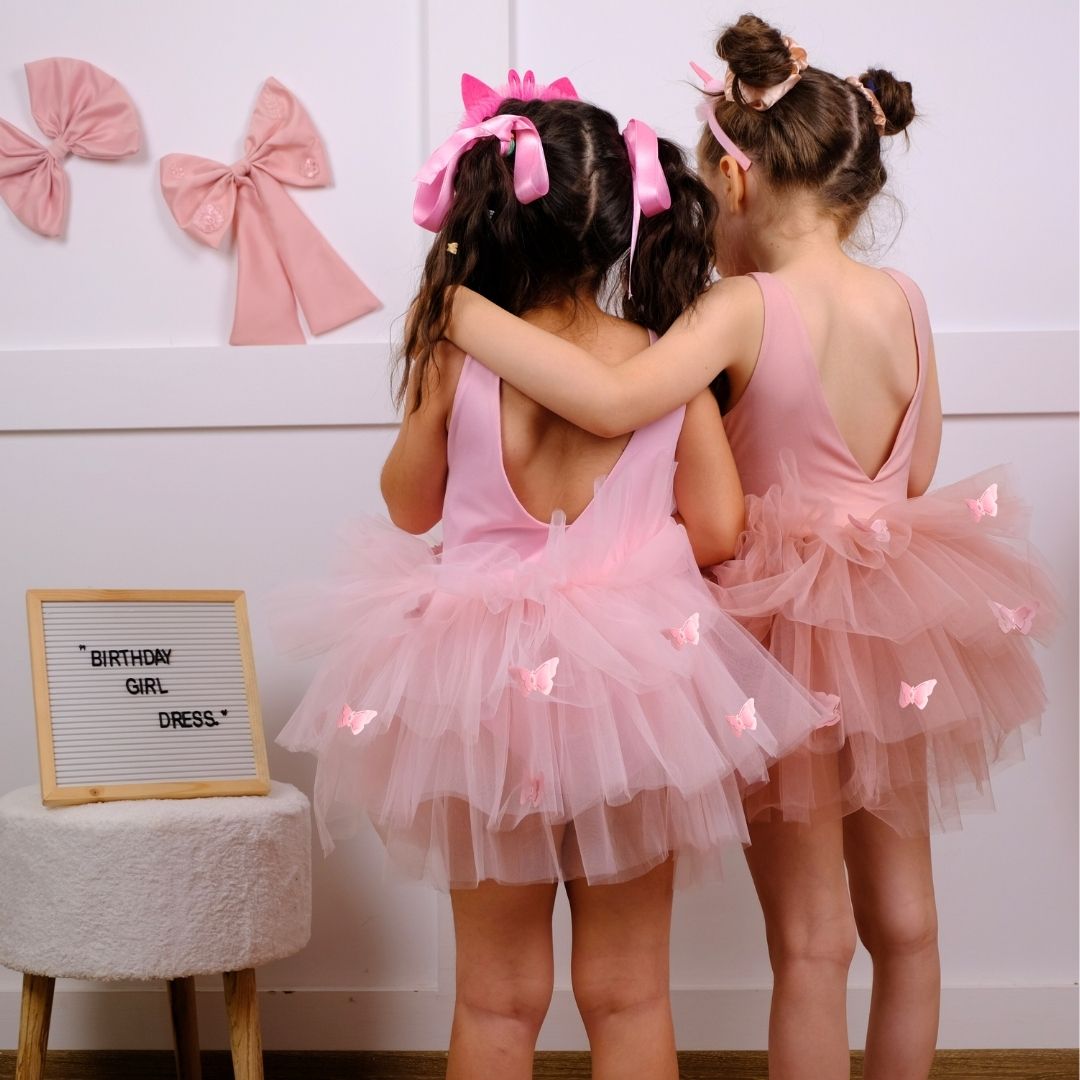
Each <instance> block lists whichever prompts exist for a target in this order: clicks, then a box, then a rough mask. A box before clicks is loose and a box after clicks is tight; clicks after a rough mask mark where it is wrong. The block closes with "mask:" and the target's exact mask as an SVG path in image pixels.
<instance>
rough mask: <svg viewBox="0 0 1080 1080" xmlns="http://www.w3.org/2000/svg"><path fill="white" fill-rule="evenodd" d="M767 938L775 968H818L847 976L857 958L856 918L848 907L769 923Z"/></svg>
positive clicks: (798, 914) (791, 915)
mask: <svg viewBox="0 0 1080 1080" xmlns="http://www.w3.org/2000/svg"><path fill="white" fill-rule="evenodd" d="M766 934H767V937H768V944H769V958H770V960H771V961H772V966H773V967H774V968H777V967H780V966H790V965H793V964H816V965H823V966H827V967H832V968H836V969H838V970H840V971H843V972H844V973H846V972H847V970H848V968H850V967H851V961H852V959H853V958H854V956H855V939H856V929H855V918H854V916H853V915H852V913H851V909H850V908H849V907H847V905H846V904H844V905H839V904H838V905H837V906H836V907H835V908H833V909H831V910H824V911H822V910H814V909H812V908H807V909H802V910H796V911H792V912H787V913H785V914H784V916H783V917H782V918H779V919H773V920H767V925H766Z"/></svg>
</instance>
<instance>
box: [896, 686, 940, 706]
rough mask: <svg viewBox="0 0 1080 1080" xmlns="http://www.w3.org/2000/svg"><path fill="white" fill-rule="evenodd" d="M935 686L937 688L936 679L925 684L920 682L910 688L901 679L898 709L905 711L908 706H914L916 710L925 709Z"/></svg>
mask: <svg viewBox="0 0 1080 1080" xmlns="http://www.w3.org/2000/svg"><path fill="white" fill-rule="evenodd" d="M935 686H937V679H927V680H926V682H921V683H919V684H918V686H912V685H911V684H910V683H906V682H904V681H903V679H901V680H900V708H901V709H906V708H907V707H908V706H909V705H914V706H915V708H916V709H920V710H921V709H925V708H926V703H927V702H928V701H929V700H930V695H931V694H932V693H933V692H934V687H935Z"/></svg>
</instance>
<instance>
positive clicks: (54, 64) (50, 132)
mask: <svg viewBox="0 0 1080 1080" xmlns="http://www.w3.org/2000/svg"><path fill="white" fill-rule="evenodd" d="M26 83H27V88H28V90H29V93H30V111H31V112H32V113H33V116H34V120H35V121H36V122H37V125H38V127H39V128H40V129H41V130H42V132H43V133H44V134H45V135H47V136H48V137H49V138H50V139H51V140H52V142H51V143H50V144H49V145H48V146H44V145H43V144H42V143H39V142H38V141H37V140H36V139H32V138H31V137H30V136H29V135H27V134H26V133H25V132H23V131H20V130H19V129H18V128H17V127H15V126H14V125H13V124H9V123H8V122H7V121H6V120H0V198H2V199H3V200H4V202H6V203H7V204H8V206H10V207H11V210H12V212H13V213H14V214H15V216H16V217H17V218H18V219H19V220H20V221H21V222H22V223H23V224H24V225H25V226H26V227H27V228H28V229H33V231H34V232H36V233H40V234H41V235H42V236H59V235H60V234H61V233H62V232H63V229H64V218H65V215H66V213H67V205H68V179H67V174H66V173H65V172H64V169H63V167H62V162H63V160H64V158H65V157H67V155H68V154H77V155H78V156H79V157H84V158H98V159H100V160H105V161H111V160H115V159H116V158H123V157H130V156H131V155H132V154H135V153H138V150H139V118H138V115H137V114H136V112H135V106H134V104H133V103H132V101H131V98H129V97H128V95H127V92H126V91H125V90H124V88H123V87H122V86H121V85H120V84H119V83H118V82H117V81H116V80H115V79H114V78H113V77H112V76H111V75H107V74H106V73H105V72H104V71H102V70H101V69H100V68H97V67H94V65H93V64H88V63H87V62H86V61H85V60H69V59H66V58H64V57H53V58H51V59H48V60H35V61H33V62H32V63H29V64H27V65H26Z"/></svg>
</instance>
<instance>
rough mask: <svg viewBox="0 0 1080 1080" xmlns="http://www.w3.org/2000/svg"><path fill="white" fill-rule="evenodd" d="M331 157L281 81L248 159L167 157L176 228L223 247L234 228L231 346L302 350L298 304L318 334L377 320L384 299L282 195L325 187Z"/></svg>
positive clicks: (255, 123) (164, 171)
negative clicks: (290, 189) (293, 189)
mask: <svg viewBox="0 0 1080 1080" xmlns="http://www.w3.org/2000/svg"><path fill="white" fill-rule="evenodd" d="M330 179H331V178H330V166H329V163H328V162H327V159H326V151H325V150H324V149H323V145H322V141H321V140H320V138H319V136H318V133H317V132H316V131H315V126H314V125H313V124H312V122H311V118H310V117H309V116H308V114H307V113H306V112H305V110H304V108H303V106H302V105H301V104H300V102H299V101H297V100H296V98H295V97H294V96H293V95H292V94H291V93H290V92H289V91H288V90H287V89H286V88H285V87H284V86H282V85H281V83H279V82H278V81H277V79H267V80H266V82H265V83H264V84H263V88H262V91H261V93H260V94H259V99H258V102H257V104H256V106H255V112H254V113H253V114H252V117H251V123H250V125H249V127H248V133H247V137H246V138H245V140H244V156H243V157H242V158H241V159H240V160H239V161H237V162H236V163H235V164H233V165H223V164H222V163H221V162H218V161H210V160H208V159H207V158H202V157H194V156H193V155H191V154H167V155H166V156H165V157H163V158H162V159H161V190H162V194H163V195H164V196H165V201H166V203H168V206H169V210H170V211H171V212H172V215H173V217H174V218H175V219H176V223H177V224H178V225H179V226H180V228H182V229H183V230H184V231H185V232H187V233H190V234H191V235H192V236H194V237H195V239H196V240H200V241H201V242H202V243H204V244H209V245H210V247H213V248H216V247H220V246H221V243H222V241H223V240H224V239H225V237H226V236H228V235H230V234H231V232H232V226H233V220H234V218H235V221H236V247H237V263H238V266H237V282H236V312H235V316H234V319H233V328H232V335H231V336H230V338H229V342H230V344H232V345H291V344H303V342H304V340H305V338H304V332H303V330H302V329H301V327H300V321H299V319H298V318H297V314H296V304H297V301H299V303H300V308H301V309H302V310H303V313H304V318H305V319H306V320H307V324H308V326H309V328H310V329H311V332H312V333H313V334H323V333H325V332H326V331H327V330H333V329H334V328H335V327H338V326H342V325H344V324H345V323H347V322H352V320H353V319H358V318H360V316H362V315H367V314H369V313H370V312H372V311H375V310H376V309H377V308H378V307H379V306H380V303H379V300H378V299H377V298H376V297H375V295H374V294H373V293H372V292H371V291H370V290H369V289H368V287H367V286H366V285H365V284H364V283H363V282H362V281H361V280H360V279H359V278H358V277H357V276H356V274H354V273H353V272H352V270H351V269H349V267H348V265H346V263H345V261H344V260H343V259H342V258H341V256H340V255H338V253H337V252H336V251H335V250H334V249H333V248H332V247H331V246H330V244H329V242H328V241H327V239H326V237H324V236H323V235H322V233H321V232H319V230H318V229H317V228H316V227H315V226H314V225H313V224H312V222H311V221H310V219H309V218H307V217H306V216H305V215H304V213H303V212H302V211H301V210H300V208H299V207H298V206H297V205H296V203H294V202H293V201H292V199H291V198H289V196H288V194H287V193H286V191H285V188H284V187H283V186H282V185H284V184H290V185H293V186H295V187H325V186H326V185H327V184H329V183H330Z"/></svg>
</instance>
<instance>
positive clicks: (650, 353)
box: [448, 277, 763, 438]
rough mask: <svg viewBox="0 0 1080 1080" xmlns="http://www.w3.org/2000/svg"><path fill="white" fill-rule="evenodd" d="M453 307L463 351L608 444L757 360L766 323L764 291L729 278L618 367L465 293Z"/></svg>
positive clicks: (454, 333)
mask: <svg viewBox="0 0 1080 1080" xmlns="http://www.w3.org/2000/svg"><path fill="white" fill-rule="evenodd" d="M452 304H453V314H452V317H451V321H450V327H449V331H448V334H449V337H450V339H451V340H452V341H453V342H454V343H455V344H456V345H458V346H460V347H461V348H462V349H463V350H465V352H467V353H470V354H471V355H472V356H475V357H476V358H477V359H479V360H481V361H482V362H483V364H484V365H485V366H486V367H488V368H490V369H491V370H492V371H494V372H495V374H497V375H499V376H500V377H501V378H503V379H505V380H506V381H507V382H508V383H510V384H511V385H512V386H515V387H517V389H518V390H520V391H521V392H522V393H523V394H525V395H526V396H527V397H530V398H532V399H533V400H534V401H536V402H539V404H541V405H543V406H544V407H545V408H547V409H550V410H551V411H552V412H555V413H558V414H559V415H560V416H562V417H564V418H565V419H567V420H569V421H570V422H571V423H572V424H576V425H577V426H578V427H581V428H584V429H585V430H586V431H591V432H592V433H593V434H594V435H600V436H602V437H605V438H615V437H616V436H619V435H625V434H627V433H628V432H631V431H634V430H635V429H636V428H639V427H643V426H644V425H645V424H648V423H651V422H652V421H653V420H657V419H659V418H660V417H661V416H664V415H665V414H666V413H669V412H671V410H672V409H674V408H677V407H678V406H679V405H682V404H683V403H684V402H688V401H690V399H691V398H693V397H694V396H695V395H696V394H698V393H699V391H701V390H704V389H705V388H706V387H707V386H708V385H709V383H711V382H712V381H713V379H715V378H716V376H717V375H718V374H719V373H720V372H721V371H723V370H725V369H726V368H728V367H730V366H731V365H732V364H734V363H737V362H738V361H739V360H740V359H741V358H743V357H749V359H750V362H752V361H753V360H754V359H756V356H757V349H758V344H759V342H760V339H761V322H762V318H763V315H762V311H763V305H762V299H761V292H760V290H759V289H758V287H757V285H756V283H755V282H754V281H753V280H751V279H750V278H743V277H738V278H728V279H726V280H724V281H720V282H717V283H716V284H715V285H713V286H711V287H710V288H709V289H708V290H707V291H706V292H704V293H703V294H702V295H701V297H700V298H699V300H698V302H697V303H696V304H695V305H694V307H693V308H691V309H689V310H687V311H685V312H683V314H682V315H681V316H680V317H679V318H678V319H677V320H676V321H675V323H673V324H672V326H671V328H670V329H669V330H668V331H667V332H666V333H665V334H664V335H663V337H661V338H660V339H659V340H658V341H657V342H656V344H655V345H652V346H651V347H650V348H648V349H646V350H644V351H642V352H640V353H637V354H636V355H635V356H632V357H630V358H629V359H628V360H626V361H625V362H623V363H621V364H619V365H618V366H617V367H611V366H609V365H607V364H605V363H603V362H602V361H600V360H597V359H596V358H595V357H593V356H591V355H589V353H587V352H585V350H584V349H581V348H579V347H578V346H576V345H574V344H572V343H571V342H569V341H564V340H563V339H561V338H558V337H555V336H554V335H553V334H549V333H547V332H546V331H544V330H541V329H540V328H539V327H537V326H533V325H531V324H529V323H527V322H525V321H524V320H522V319H519V318H517V317H516V316H514V315H511V314H510V313H509V312H507V311H504V310H503V309H502V308H500V307H499V306H498V305H496V304H493V303H491V301H490V300H487V299H485V298H484V297H482V296H480V295H479V294H478V293H475V292H473V291H472V290H470V289H467V288H465V287H463V286H460V287H458V288H456V289H455V290H454V294H453V298H452Z"/></svg>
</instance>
